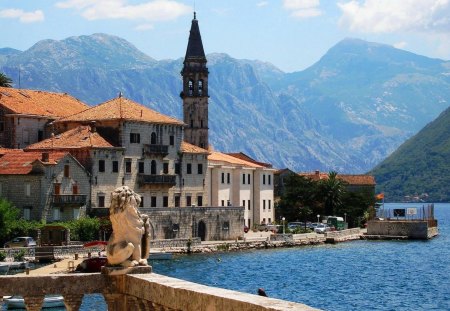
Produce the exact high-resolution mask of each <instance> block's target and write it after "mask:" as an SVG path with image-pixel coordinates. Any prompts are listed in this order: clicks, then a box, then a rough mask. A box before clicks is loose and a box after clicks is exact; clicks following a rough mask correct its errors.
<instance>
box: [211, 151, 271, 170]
mask: <svg viewBox="0 0 450 311" xmlns="http://www.w3.org/2000/svg"><path fill="white" fill-rule="evenodd" d="M208 161H209V162H211V163H214V162H216V163H217V164H220V163H225V164H232V165H238V166H247V167H253V168H261V167H263V166H261V165H258V164H255V163H253V162H249V161H244V160H241V159H239V158H236V157H233V156H230V155H228V154H225V153H221V152H216V151H212V152H211V153H210V154H209V155H208Z"/></svg>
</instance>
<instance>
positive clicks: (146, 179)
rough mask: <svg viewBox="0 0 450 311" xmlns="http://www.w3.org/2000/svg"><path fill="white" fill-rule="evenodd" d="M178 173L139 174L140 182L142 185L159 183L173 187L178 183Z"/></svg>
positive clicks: (159, 184)
mask: <svg viewBox="0 0 450 311" xmlns="http://www.w3.org/2000/svg"><path fill="white" fill-rule="evenodd" d="M176 178H177V176H176V175H144V174H139V175H138V184H139V186H140V187H142V186H144V185H158V186H167V187H173V186H175V185H176V184H177V179H176Z"/></svg>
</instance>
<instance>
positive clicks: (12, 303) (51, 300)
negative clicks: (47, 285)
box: [3, 295, 64, 309]
mask: <svg viewBox="0 0 450 311" xmlns="http://www.w3.org/2000/svg"><path fill="white" fill-rule="evenodd" d="M3 301H4V303H5V305H6V307H7V309H25V301H24V299H23V297H22V296H5V297H3ZM59 307H64V297H63V296H61V295H47V296H45V298H44V302H43V303H42V308H59Z"/></svg>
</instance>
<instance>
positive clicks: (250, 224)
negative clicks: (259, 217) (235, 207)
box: [248, 218, 252, 228]
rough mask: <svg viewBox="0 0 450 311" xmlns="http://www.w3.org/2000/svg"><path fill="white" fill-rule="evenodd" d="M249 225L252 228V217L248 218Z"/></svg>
mask: <svg viewBox="0 0 450 311" xmlns="http://www.w3.org/2000/svg"><path fill="white" fill-rule="evenodd" d="M248 227H249V228H251V227H252V223H251V221H250V218H249V219H248Z"/></svg>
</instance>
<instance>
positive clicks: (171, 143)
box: [169, 135, 175, 146]
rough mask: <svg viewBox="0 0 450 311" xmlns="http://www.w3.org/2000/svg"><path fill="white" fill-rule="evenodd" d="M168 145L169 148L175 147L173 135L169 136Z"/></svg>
mask: <svg viewBox="0 0 450 311" xmlns="http://www.w3.org/2000/svg"><path fill="white" fill-rule="evenodd" d="M169 144H170V145H171V146H173V145H175V136H173V135H170V136H169Z"/></svg>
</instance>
